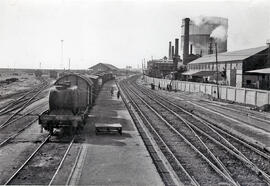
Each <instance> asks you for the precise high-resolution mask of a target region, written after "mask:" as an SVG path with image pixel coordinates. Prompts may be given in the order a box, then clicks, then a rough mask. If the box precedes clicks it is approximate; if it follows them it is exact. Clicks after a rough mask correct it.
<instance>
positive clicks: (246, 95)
mask: <svg viewBox="0 0 270 186" xmlns="http://www.w3.org/2000/svg"><path fill="white" fill-rule="evenodd" d="M144 77H145V81H146V82H147V83H154V84H155V86H159V85H160V87H161V88H167V85H168V84H170V83H171V85H172V89H173V90H180V91H186V92H202V93H205V94H208V95H211V96H213V97H215V98H217V92H219V98H221V99H223V100H229V101H234V102H238V103H244V104H249V105H254V106H259V107H260V106H263V105H266V104H270V91H266V90H258V89H248V88H237V87H230V86H222V85H219V86H218V90H219V91H217V85H216V84H206V83H196V82H188V81H178V80H168V79H158V78H152V77H148V76H144Z"/></svg>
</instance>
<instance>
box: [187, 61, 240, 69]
mask: <svg viewBox="0 0 270 186" xmlns="http://www.w3.org/2000/svg"><path fill="white" fill-rule="evenodd" d="M228 65H230V69H234V68H236V69H237V68H241V67H242V64H241V63H229V64H226V65H225V64H224V63H223V64H218V69H219V70H224V69H225V68H226V66H227V68H228ZM188 70H209V71H213V70H216V64H215V63H204V64H190V65H188Z"/></svg>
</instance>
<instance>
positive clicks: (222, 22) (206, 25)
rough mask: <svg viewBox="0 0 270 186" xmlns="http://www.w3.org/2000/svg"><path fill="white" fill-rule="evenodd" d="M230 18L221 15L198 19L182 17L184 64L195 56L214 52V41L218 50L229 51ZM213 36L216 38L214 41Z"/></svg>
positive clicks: (181, 49)
mask: <svg viewBox="0 0 270 186" xmlns="http://www.w3.org/2000/svg"><path fill="white" fill-rule="evenodd" d="M227 30H228V19H226V18H221V17H200V18H197V19H196V20H191V19H190V18H185V19H182V25H181V48H180V52H181V53H182V54H183V64H184V65H186V64H188V63H189V62H190V61H192V60H194V57H195V56H204V55H207V54H211V53H213V51H214V50H213V42H216V43H217V46H218V48H217V52H218V53H220V52H226V51H227ZM212 38H215V40H214V41H213V39H212Z"/></svg>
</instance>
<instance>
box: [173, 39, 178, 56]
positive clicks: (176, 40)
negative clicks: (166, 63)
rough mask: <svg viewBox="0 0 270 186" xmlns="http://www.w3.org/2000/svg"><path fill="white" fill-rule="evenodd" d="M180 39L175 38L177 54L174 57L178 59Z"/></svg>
mask: <svg viewBox="0 0 270 186" xmlns="http://www.w3.org/2000/svg"><path fill="white" fill-rule="evenodd" d="M178 46H179V39H178V38H175V53H174V55H175V57H177V56H178V51H179V47H178Z"/></svg>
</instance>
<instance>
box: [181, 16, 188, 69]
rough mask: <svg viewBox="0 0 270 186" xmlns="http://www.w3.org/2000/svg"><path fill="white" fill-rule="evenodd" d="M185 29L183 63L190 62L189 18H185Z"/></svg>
mask: <svg viewBox="0 0 270 186" xmlns="http://www.w3.org/2000/svg"><path fill="white" fill-rule="evenodd" d="M184 21H185V30H184V50H183V64H184V65H186V64H187V63H188V47H189V22H190V19H189V18H185V19H184Z"/></svg>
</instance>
